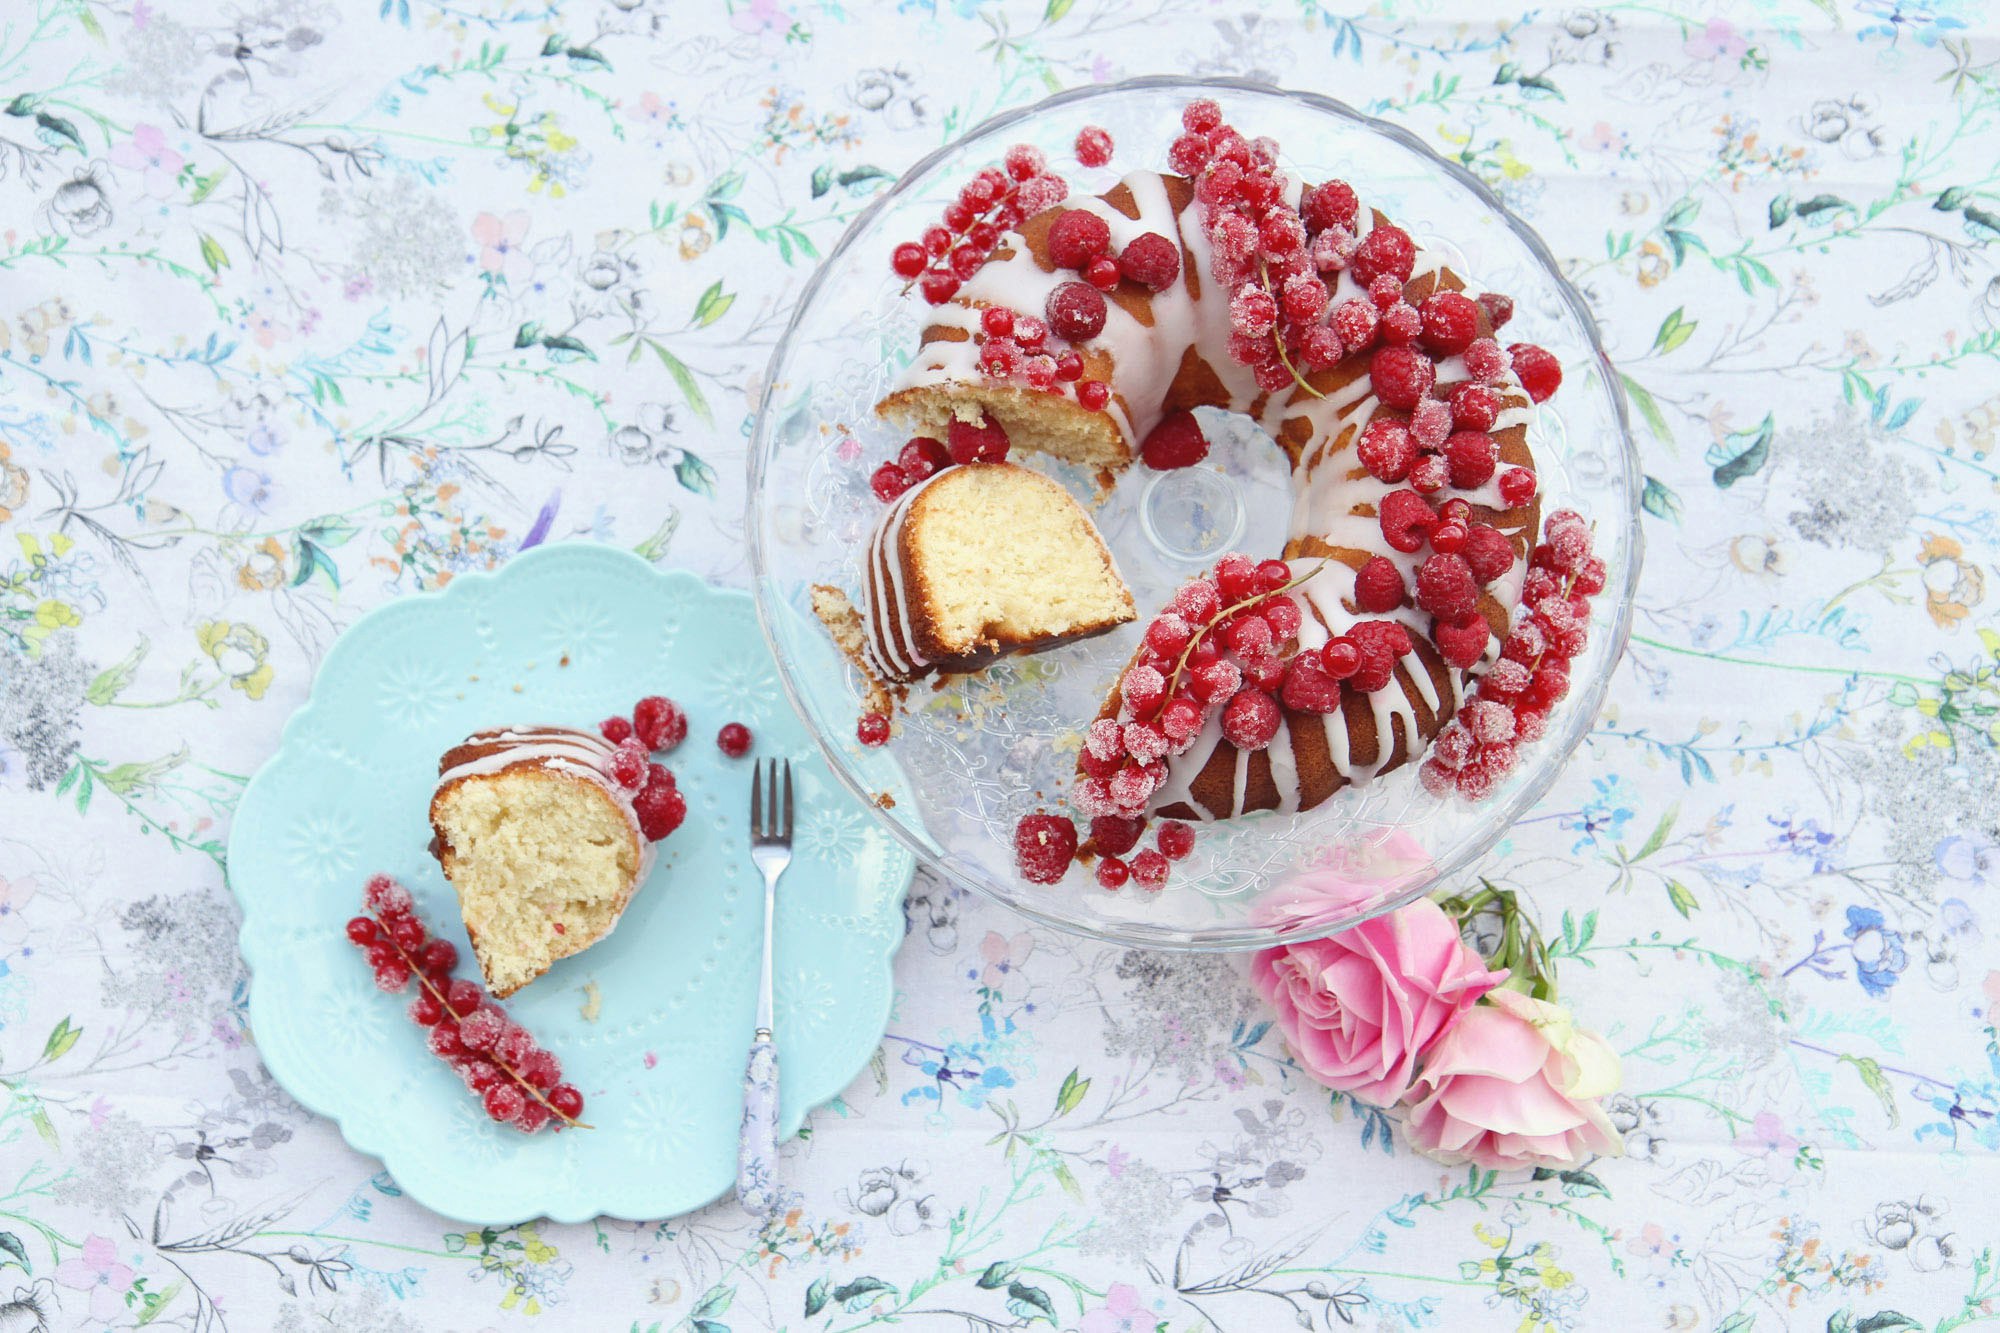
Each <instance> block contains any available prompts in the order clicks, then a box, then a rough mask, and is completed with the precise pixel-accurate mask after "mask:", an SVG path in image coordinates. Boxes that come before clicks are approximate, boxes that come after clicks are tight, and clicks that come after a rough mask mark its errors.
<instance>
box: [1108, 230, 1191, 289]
mask: <svg viewBox="0 0 2000 1333" xmlns="http://www.w3.org/2000/svg"><path fill="white" fill-rule="evenodd" d="M1118 271H1119V272H1120V273H1122V274H1124V275H1125V277H1127V278H1129V279H1130V280H1131V281H1133V282H1136V283H1138V284H1139V285H1140V286H1142V287H1146V288H1150V289H1151V290H1153V291H1156V292H1158V291H1164V290H1166V289H1167V288H1168V287H1171V286H1173V284H1174V280H1175V279H1177V278H1179V277H1180V275H1181V248H1180V247H1179V246H1178V245H1175V244H1174V243H1173V242H1172V241H1170V240H1168V239H1167V238H1166V237H1164V236H1162V235H1160V233H1158V232H1156V231H1149V232H1146V233H1145V234H1143V235H1140V236H1135V237H1133V238H1132V240H1131V241H1130V242H1128V243H1127V244H1126V246H1125V248H1124V250H1122V251H1120V252H1119V255H1118Z"/></svg>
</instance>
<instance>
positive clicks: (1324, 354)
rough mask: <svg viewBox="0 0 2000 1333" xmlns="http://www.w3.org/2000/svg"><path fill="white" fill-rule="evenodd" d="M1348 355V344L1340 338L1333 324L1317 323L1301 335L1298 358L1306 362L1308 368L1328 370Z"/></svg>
mask: <svg viewBox="0 0 2000 1333" xmlns="http://www.w3.org/2000/svg"><path fill="white" fill-rule="evenodd" d="M1345 355H1347V345H1346V344H1345V343H1343V342H1341V340H1340V334H1339V333H1337V332H1335V331H1334V329H1333V327H1332V326H1331V325H1327V324H1315V325H1313V326H1312V327H1311V328H1309V329H1307V330H1306V331H1305V332H1304V333H1303V334H1301V335H1300V337H1299V350H1298V360H1300V361H1302V362H1304V363H1305V367H1306V369H1308V370H1327V369H1330V368H1332V367H1333V366H1336V365H1338V364H1340V358H1341V357H1343V356H1345Z"/></svg>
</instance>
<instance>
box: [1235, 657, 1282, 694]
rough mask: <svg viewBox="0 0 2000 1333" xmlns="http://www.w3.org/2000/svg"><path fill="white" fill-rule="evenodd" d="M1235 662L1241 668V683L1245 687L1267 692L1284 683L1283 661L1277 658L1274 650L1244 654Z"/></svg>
mask: <svg viewBox="0 0 2000 1333" xmlns="http://www.w3.org/2000/svg"><path fill="white" fill-rule="evenodd" d="M1236 660H1237V664H1238V665H1239V666H1241V667H1242V668H1243V683H1244V684H1246V685H1255V686H1256V687H1257V688H1258V689H1260V690H1266V691H1269V690H1275V689H1277V688H1278V687H1279V686H1280V685H1283V684H1284V683H1285V659H1284V658H1282V657H1280V656H1278V651H1277V649H1275V648H1265V649H1263V650H1261V651H1259V652H1254V653H1245V654H1244V655H1243V656H1241V657H1239V658H1237V659H1236Z"/></svg>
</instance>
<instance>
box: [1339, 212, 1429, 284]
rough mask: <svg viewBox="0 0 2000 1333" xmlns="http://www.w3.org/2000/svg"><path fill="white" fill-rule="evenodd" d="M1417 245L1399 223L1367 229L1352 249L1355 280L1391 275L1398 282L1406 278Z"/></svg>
mask: <svg viewBox="0 0 2000 1333" xmlns="http://www.w3.org/2000/svg"><path fill="white" fill-rule="evenodd" d="M1416 262H1417V247H1416V244H1415V242H1413V241H1411V240H1410V234H1409V233H1408V232H1406V231H1404V230H1403V229H1402V228H1401V227H1396V226H1391V225H1388V224H1384V225H1382V226H1379V227H1374V228H1372V229H1370V231H1369V233H1368V234H1367V235H1366V236H1363V237H1362V238H1361V245H1360V247H1359V248H1358V249H1356V250H1355V252H1354V266H1353V267H1354V278H1355V281H1357V282H1360V283H1363V284H1367V283H1372V282H1373V281H1374V280H1375V279H1376V278H1378V277H1392V278H1394V279H1395V280H1396V281H1397V282H1398V283H1404V282H1408V281H1409V280H1410V270H1411V269H1413V268H1415V267H1416Z"/></svg>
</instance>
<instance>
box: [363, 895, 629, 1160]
mask: <svg viewBox="0 0 2000 1333" xmlns="http://www.w3.org/2000/svg"><path fill="white" fill-rule="evenodd" d="M368 917H369V920H371V921H373V922H374V923H375V928H376V933H377V936H378V938H379V939H380V940H382V941H386V942H387V944H388V945H389V947H390V948H392V949H394V950H395V951H396V952H397V954H398V955H400V956H401V957H402V960H403V963H404V965H405V966H406V967H408V968H409V969H410V975H411V976H413V977H415V978H416V979H417V984H418V985H420V986H422V987H423V988H424V989H425V990H426V991H428V992H429V993H430V996H431V998H432V999H434V1000H436V1001H437V1002H438V1003H439V1004H440V1005H442V1006H443V1007H444V1012H445V1017H444V1018H441V1019H439V1020H438V1021H439V1022H441V1023H442V1022H449V1023H453V1024H456V1023H457V1022H458V1020H459V1016H458V1014H457V1013H456V1012H455V1011H454V1010H453V1009H452V1007H451V1006H450V1005H449V1004H446V1003H445V998H444V992H443V991H442V990H439V989H438V986H437V983H436V982H434V981H432V980H431V978H430V974H429V973H427V972H425V971H424V970H423V968H422V967H421V966H419V965H418V963H417V960H416V959H415V958H414V957H412V956H411V955H410V952H409V950H407V949H405V948H404V947H403V946H402V945H400V944H398V943H396V940H395V937H394V936H392V935H391V934H390V933H389V929H388V922H386V921H384V920H383V919H382V918H381V917H380V916H377V915H376V914H375V913H374V912H373V911H372V910H371V911H370V912H369V914H368ZM482 1058H483V1059H485V1060H487V1061H489V1062H491V1063H492V1065H493V1067H494V1068H495V1069H498V1070H499V1071H500V1072H501V1073H503V1074H505V1075H506V1076H507V1077H508V1078H511V1079H513V1080H514V1082H515V1083H517V1084H519V1085H520V1088H521V1092H522V1093H523V1094H524V1095H526V1096H529V1097H533V1098H534V1099H535V1100H536V1101H538V1102H540V1103H541V1104H542V1105H543V1107H544V1108H546V1109H547V1111H548V1113H549V1114H550V1115H551V1116H553V1117H555V1118H556V1119H557V1120H560V1121H561V1122H562V1123H563V1125H564V1127H565V1128H568V1129H595V1128H596V1126H595V1125H588V1124H585V1123H584V1122H583V1121H581V1120H573V1119H571V1118H570V1117H569V1116H566V1115H564V1114H563V1113H562V1112H561V1111H558V1110H557V1109H556V1108H555V1107H554V1106H552V1105H550V1104H549V1099H548V1098H547V1097H544V1096H543V1095H542V1092H541V1089H539V1088H537V1087H536V1086H535V1085H534V1084H532V1083H530V1082H528V1081H527V1080H526V1079H524V1078H522V1077H521V1076H520V1075H519V1074H518V1073H516V1072H514V1067H513V1066H512V1065H510V1064H508V1063H507V1062H506V1061H505V1060H503V1059H501V1058H500V1052H499V1051H497V1050H496V1051H486V1052H482Z"/></svg>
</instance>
